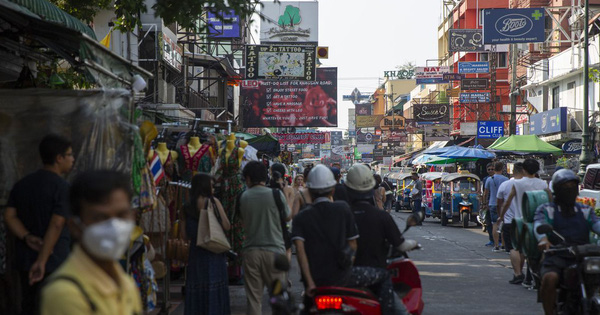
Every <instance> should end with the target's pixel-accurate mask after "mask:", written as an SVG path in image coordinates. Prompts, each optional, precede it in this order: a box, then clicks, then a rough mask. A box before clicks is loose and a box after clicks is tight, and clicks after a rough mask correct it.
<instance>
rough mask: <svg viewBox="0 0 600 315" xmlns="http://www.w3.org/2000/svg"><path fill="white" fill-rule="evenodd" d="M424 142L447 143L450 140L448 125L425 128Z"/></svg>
mask: <svg viewBox="0 0 600 315" xmlns="http://www.w3.org/2000/svg"><path fill="white" fill-rule="evenodd" d="M423 138H424V139H423V140H425V141H447V140H450V125H449V124H440V125H429V126H425V134H424V137H423Z"/></svg>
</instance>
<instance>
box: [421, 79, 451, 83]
mask: <svg viewBox="0 0 600 315" xmlns="http://www.w3.org/2000/svg"><path fill="white" fill-rule="evenodd" d="M416 80H417V84H439V83H448V80H444V78H427V79H416Z"/></svg>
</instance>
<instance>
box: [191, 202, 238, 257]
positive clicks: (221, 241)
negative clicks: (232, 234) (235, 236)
mask: <svg viewBox="0 0 600 315" xmlns="http://www.w3.org/2000/svg"><path fill="white" fill-rule="evenodd" d="M196 245H197V246H200V247H202V248H204V249H206V250H208V251H211V252H213V253H216V254H221V253H224V252H226V251H228V250H229V249H231V246H230V245H229V242H228V241H227V236H225V232H224V231H223V226H222V225H221V215H220V214H219V210H218V209H217V207H216V205H215V203H214V200H212V198H211V199H209V200H207V202H206V207H205V208H204V209H202V210H200V219H199V220H198V238H197V239H196Z"/></svg>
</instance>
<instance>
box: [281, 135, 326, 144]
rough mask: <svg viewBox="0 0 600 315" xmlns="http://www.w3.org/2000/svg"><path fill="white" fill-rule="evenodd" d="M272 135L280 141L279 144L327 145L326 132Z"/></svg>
mask: <svg viewBox="0 0 600 315" xmlns="http://www.w3.org/2000/svg"><path fill="white" fill-rule="evenodd" d="M272 135H273V137H275V138H277V139H278V140H279V144H307V143H310V144H316V143H325V138H326V137H325V133H324V132H310V133H309V132H303V133H273V134H272Z"/></svg>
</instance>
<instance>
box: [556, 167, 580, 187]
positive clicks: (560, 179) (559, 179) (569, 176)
mask: <svg viewBox="0 0 600 315" xmlns="http://www.w3.org/2000/svg"><path fill="white" fill-rule="evenodd" d="M570 181H576V182H577V183H578V184H579V176H577V174H575V172H573V171H571V170H568V169H564V168H563V169H561V170H558V171H556V172H554V175H552V189H553V190H554V191H556V189H557V188H558V187H559V186H560V185H562V184H564V183H566V182H570Z"/></svg>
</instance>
